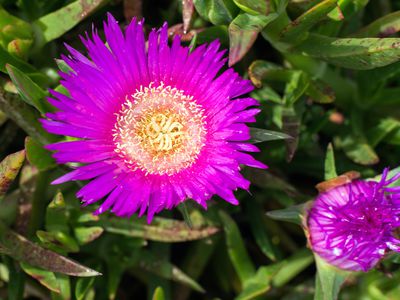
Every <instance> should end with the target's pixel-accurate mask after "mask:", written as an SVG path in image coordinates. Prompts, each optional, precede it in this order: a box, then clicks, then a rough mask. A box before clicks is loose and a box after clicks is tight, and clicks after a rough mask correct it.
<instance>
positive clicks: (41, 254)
mask: <svg viewBox="0 0 400 300" xmlns="http://www.w3.org/2000/svg"><path fill="white" fill-rule="evenodd" d="M0 251H1V252H2V253H4V254H7V255H9V256H11V257H13V258H14V259H16V260H18V261H21V262H24V263H27V264H30V265H32V266H34V267H39V268H43V269H45V270H47V271H51V272H59V273H63V274H67V275H70V276H79V277H87V276H98V275H101V274H100V273H98V272H96V271H94V270H92V269H90V268H88V267H85V266H83V265H80V264H79V263H77V262H75V261H73V260H71V259H69V258H66V257H64V256H62V255H59V254H57V253H55V252H53V251H50V250H47V249H44V248H42V247H40V246H38V245H37V244H35V243H33V242H31V241H29V240H27V239H26V238H25V237H23V236H22V235H20V234H18V233H16V232H14V231H12V230H10V229H8V228H7V227H5V226H4V224H2V223H0Z"/></svg>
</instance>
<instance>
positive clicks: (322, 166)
mask: <svg viewBox="0 0 400 300" xmlns="http://www.w3.org/2000/svg"><path fill="white" fill-rule="evenodd" d="M108 11H109V12H111V13H112V14H113V15H114V16H115V17H116V18H117V19H118V20H119V21H120V24H121V26H122V27H124V26H125V25H126V24H127V22H128V20H129V19H130V18H131V17H133V16H138V17H145V19H146V26H147V29H150V28H151V27H158V26H160V25H162V23H163V22H164V21H167V22H168V24H169V26H170V27H171V35H174V34H181V35H183V40H184V41H185V42H186V43H187V44H188V45H189V44H190V45H192V46H194V47H195V46H196V45H198V44H201V43H204V42H210V41H212V40H214V39H215V38H218V39H219V40H220V41H221V43H222V45H223V47H224V48H226V49H229V64H230V65H232V66H233V67H234V68H235V69H236V70H237V71H238V72H239V73H240V74H241V75H243V76H245V77H248V78H249V79H251V80H252V82H253V83H254V85H255V86H256V89H255V91H254V92H253V93H252V96H253V97H254V98H256V99H258V100H259V101H260V102H261V105H262V113H261V114H260V115H259V116H258V122H257V124H255V125H254V127H255V128H254V129H252V137H253V138H252V142H254V143H259V146H260V148H261V150H262V151H261V153H260V154H259V155H258V158H259V159H260V160H262V161H263V162H265V163H266V164H268V165H269V166H270V169H269V170H266V171H260V170H254V169H245V170H244V173H245V174H246V177H247V178H249V179H250V180H251V181H252V183H253V185H252V188H251V194H248V193H246V192H243V191H239V192H237V195H238V198H239V199H240V206H237V207H232V206H229V205H227V204H225V203H224V202H223V201H222V200H221V199H215V201H213V203H212V204H211V205H210V208H209V210H208V211H203V210H202V209H200V208H199V207H198V206H196V205H195V204H194V203H192V202H190V201H187V202H186V204H185V205H183V206H180V207H179V208H178V209H176V210H174V211H166V212H164V213H162V214H161V215H160V216H159V217H156V218H155V220H154V221H153V223H152V224H151V225H147V224H146V222H145V221H144V220H142V219H138V218H132V219H129V220H127V219H118V218H115V217H113V216H111V215H108V214H105V215H102V216H100V217H94V216H92V215H91V211H93V210H94V208H93V207H87V208H82V207H80V205H79V202H78V200H77V199H76V198H75V196H74V195H75V193H76V191H77V189H78V188H79V186H81V185H82V183H81V182H77V183H68V184H64V185H61V186H51V185H50V184H49V183H50V182H51V181H52V180H54V179H55V178H56V177H58V176H60V175H61V174H63V173H65V172H67V171H68V167H65V166H56V164H55V163H54V161H53V159H52V158H51V156H50V153H49V152H47V151H46V150H44V149H43V147H42V146H43V145H44V144H47V143H49V142H54V141H57V140H59V139H60V137H56V136H53V135H50V134H48V133H46V132H45V131H44V130H43V129H42V128H41V126H40V123H39V122H38V119H39V118H40V116H41V115H43V114H44V113H45V112H48V111H51V110H53V107H51V106H50V105H49V104H48V103H47V102H46V100H45V97H46V96H47V95H48V92H47V88H49V87H52V88H55V89H56V90H59V91H61V92H65V90H64V89H63V87H62V86H60V85H59V79H60V78H59V76H58V74H57V71H58V69H61V70H66V68H67V66H66V65H65V64H64V63H63V62H62V61H61V60H58V58H59V57H60V54H62V53H65V51H66V50H65V48H64V46H63V43H64V42H67V43H68V44H70V45H72V46H73V47H76V48H77V49H81V50H82V51H83V49H82V45H81V43H80V41H79V34H82V33H84V32H85V31H86V30H91V26H92V24H94V25H95V26H97V27H98V28H99V31H100V33H102V32H101V30H102V29H101V26H102V22H103V21H104V20H105V16H106V12H108ZM182 23H183V24H182ZM399 31H400V2H399V1H397V0H392V1H390V0H373V1H372V0H370V1H368V0H324V1H318V0H193V1H192V0H183V1H180V0H169V1H167V0H163V1H162V0H158V1H157V0H149V1H140V0H125V1H122V0H119V1H118V0H113V1H111V0H78V1H68V0H15V1H14V0H0V72H1V73H0V110H1V112H0V124H1V127H0V131H1V134H0V155H1V157H3V158H5V159H4V160H3V161H2V163H1V165H0V253H1V260H0V299H79V300H83V299H85V300H89V299H154V300H156V299H157V300H161V299H176V300H184V299H241V300H244V299H285V300H290V299H324V300H329V299H336V298H337V297H338V293H339V288H340V286H341V284H342V283H343V288H342V289H341V291H340V294H339V298H340V299H371V300H372V299H379V300H382V299H399V298H400V287H399V284H398V282H399V279H400V268H399V265H398V263H399V262H400V260H399V256H398V255H397V254H389V255H388V256H387V258H386V259H385V260H384V262H383V263H381V264H380V265H379V266H378V268H377V269H376V270H373V271H370V272H369V273H355V274H348V273H344V272H339V271H338V270H334V269H333V268H331V267H329V266H327V265H325V264H324V263H323V262H322V261H320V260H319V259H318V258H315V259H316V264H315V263H314V262H315V259H314V257H313V255H312V253H311V251H310V250H308V248H307V247H306V238H305V235H304V232H303V230H302V228H301V226H299V224H300V221H301V220H300V213H301V212H302V210H303V209H304V203H306V202H307V201H309V200H311V199H312V198H313V197H314V196H315V195H316V190H315V189H314V186H315V184H317V183H319V182H321V181H323V180H324V179H328V178H331V177H334V176H336V174H339V173H343V172H346V171H350V170H356V171H359V172H360V173H361V175H362V176H363V177H365V178H367V177H374V176H376V175H377V174H379V172H380V171H381V169H382V168H383V167H385V166H391V167H396V166H397V165H398V162H399V159H398V157H399V156H400V151H399V147H398V146H399V145H400V120H399V117H400V109H399V104H400V80H399V74H400V38H399V37H398V32H399ZM55 58H57V59H55ZM7 155H8V156H7ZM6 156H7V157H6ZM267 212H269V213H268V214H266V213H267ZM283 221H291V222H292V223H288V222H283ZM293 223H295V224H293ZM296 223H297V224H296ZM100 273H101V274H100Z"/></svg>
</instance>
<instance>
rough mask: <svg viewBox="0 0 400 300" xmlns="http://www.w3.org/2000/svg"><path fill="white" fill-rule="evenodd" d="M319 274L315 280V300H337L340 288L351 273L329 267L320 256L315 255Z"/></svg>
mask: <svg viewBox="0 0 400 300" xmlns="http://www.w3.org/2000/svg"><path fill="white" fill-rule="evenodd" d="M315 262H316V264H317V274H316V278H315V296H314V300H336V299H338V295H339V292H340V287H341V286H342V284H343V282H344V281H345V280H346V278H347V277H348V276H349V274H350V272H345V271H343V270H339V269H337V268H335V267H333V266H330V265H328V264H327V263H326V262H324V261H323V260H322V259H321V258H320V257H319V256H318V255H315Z"/></svg>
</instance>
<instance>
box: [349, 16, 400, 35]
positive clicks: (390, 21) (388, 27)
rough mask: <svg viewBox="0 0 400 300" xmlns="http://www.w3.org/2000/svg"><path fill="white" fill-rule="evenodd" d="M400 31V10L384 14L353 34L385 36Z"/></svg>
mask: <svg viewBox="0 0 400 300" xmlns="http://www.w3.org/2000/svg"><path fill="white" fill-rule="evenodd" d="M398 31H400V11H395V12H393V13H391V14H388V15H386V16H383V17H382V18H379V19H378V20H375V21H374V22H372V23H371V24H369V25H368V26H366V27H364V28H362V29H360V30H359V31H358V32H356V33H355V34H353V35H352V36H353V37H385V36H389V35H392V34H394V33H396V32H398Z"/></svg>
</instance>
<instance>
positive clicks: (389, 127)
mask: <svg viewBox="0 0 400 300" xmlns="http://www.w3.org/2000/svg"><path fill="white" fill-rule="evenodd" d="M397 97H398V98H400V97H399V96H397ZM398 128H400V121H399V120H396V119H394V118H391V117H388V118H382V119H381V120H380V121H379V123H378V124H377V125H375V126H374V127H373V128H371V129H370V130H369V131H368V132H367V134H366V135H367V139H368V142H369V144H370V145H371V146H372V147H376V146H377V145H378V144H379V143H380V142H381V141H382V140H383V139H385V137H386V136H387V135H389V134H390V133H391V132H392V131H394V130H396V129H398Z"/></svg>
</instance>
